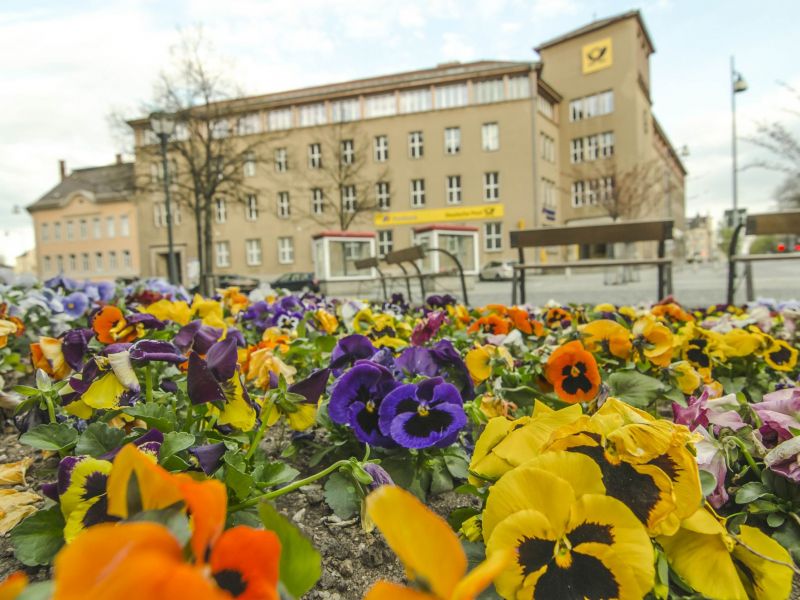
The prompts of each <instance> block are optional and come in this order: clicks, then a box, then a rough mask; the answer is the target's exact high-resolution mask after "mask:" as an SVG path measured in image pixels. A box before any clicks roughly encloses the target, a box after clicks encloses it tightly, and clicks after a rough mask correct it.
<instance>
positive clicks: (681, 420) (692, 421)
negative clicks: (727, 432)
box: [672, 388, 745, 433]
mask: <svg viewBox="0 0 800 600" xmlns="http://www.w3.org/2000/svg"><path fill="white" fill-rule="evenodd" d="M709 396H710V391H709V388H706V389H704V390H703V393H702V394H701V395H700V396H690V397H689V400H688V401H687V406H685V407H684V406H681V405H680V404H678V403H677V402H673V403H672V414H673V421H675V423H677V424H678V425H686V426H687V427H688V428H689V429H690V430H691V431H694V430H695V429H696V428H697V427H706V428H708V427H709V426H713V429H714V431H715V432H717V433H718V432H719V430H720V429H723V428H726V427H727V428H728V429H732V430H733V431H738V430H739V429H741V428H742V427H744V426H745V422H744V421H742V417H741V416H740V415H739V413H737V412H736V409H737V408H738V407H739V402H738V401H737V400H736V396H735V395H734V394H728V395H727V396H723V397H722V398H714V399H713V400H710V399H709Z"/></svg>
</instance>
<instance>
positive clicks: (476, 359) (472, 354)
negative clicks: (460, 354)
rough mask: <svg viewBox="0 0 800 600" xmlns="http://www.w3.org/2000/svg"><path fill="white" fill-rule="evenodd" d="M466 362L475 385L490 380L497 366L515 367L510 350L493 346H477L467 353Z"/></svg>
mask: <svg viewBox="0 0 800 600" xmlns="http://www.w3.org/2000/svg"><path fill="white" fill-rule="evenodd" d="M464 361H465V363H466V365H467V369H469V374H470V377H471V378H472V381H473V383H474V384H475V385H478V384H480V383H482V382H484V381H486V380H487V379H489V377H491V376H492V371H493V369H494V367H495V365H498V366H500V367H501V368H505V369H511V368H513V367H514V359H513V357H512V356H511V354H510V353H509V352H508V349H506V348H505V347H504V346H494V345H492V344H484V345H483V346H481V345H476V346H475V347H474V348H473V349H472V350H470V351H469V352H467V356H466V358H465V359H464Z"/></svg>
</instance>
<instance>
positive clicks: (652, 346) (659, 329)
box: [632, 315, 672, 367]
mask: <svg viewBox="0 0 800 600" xmlns="http://www.w3.org/2000/svg"><path fill="white" fill-rule="evenodd" d="M632 333H633V348H634V350H635V351H636V352H637V353H638V355H639V360H649V361H650V362H651V363H653V364H654V365H657V366H659V367H666V366H667V365H669V363H670V360H671V359H672V332H671V331H670V330H669V328H668V327H666V326H664V325H663V324H662V323H659V322H658V321H656V320H655V318H653V317H652V316H649V315H647V316H644V317H642V318H641V319H638V320H637V321H636V322H635V323H634V324H633V328H632Z"/></svg>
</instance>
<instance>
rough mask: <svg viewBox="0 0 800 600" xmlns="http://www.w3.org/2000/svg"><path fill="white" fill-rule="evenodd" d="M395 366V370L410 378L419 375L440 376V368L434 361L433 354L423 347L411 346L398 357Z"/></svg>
mask: <svg viewBox="0 0 800 600" xmlns="http://www.w3.org/2000/svg"><path fill="white" fill-rule="evenodd" d="M394 364H395V368H396V369H397V370H398V371H399V372H400V373H402V374H403V375H405V377H408V378H413V377H415V376H417V375H424V376H426V377H433V376H435V375H438V374H439V367H438V365H437V364H436V362H435V361H434V357H433V354H432V353H431V351H430V350H429V349H428V348H423V347H422V346H409V347H408V348H406V349H405V350H403V352H402V353H401V354H400V356H398V357H397V359H396V360H395V361H394Z"/></svg>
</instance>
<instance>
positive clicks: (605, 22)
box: [534, 10, 656, 53]
mask: <svg viewBox="0 0 800 600" xmlns="http://www.w3.org/2000/svg"><path fill="white" fill-rule="evenodd" d="M625 19H636V20H637V21H639V26H640V27H641V28H642V31H643V32H644V37H645V39H646V40H647V43H648V44H649V45H650V52H655V51H656V47H655V46H654V45H653V40H652V38H651V37H650V33H648V31H647V27H645V24H644V20H643V19H642V13H640V12H639V11H638V10H629V11H628V12H624V13H621V14H618V15H614V16H611V17H606V18H605V19H598V20H596V21H592V22H591V23H589V24H588V25H584V26H583V27H578V29H573V30H572V31H568V32H567V33H564V34H562V35H559V36H558V37H554V38H552V39H550V40H547V41H546V42H542V43H541V44H539V45H538V46H536V47H535V48H534V50H536V52H539V53H541V51H542V50H544V49H545V48H549V47H551V46H555V45H557V44H561V43H562V42H566V41H567V40H571V39H573V38H576V37H578V36H581V35H585V34H587V33H592V32H593V31H597V30H598V29H603V28H604V27H608V26H609V25H613V24H614V23H618V22H619V21H624V20H625Z"/></svg>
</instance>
